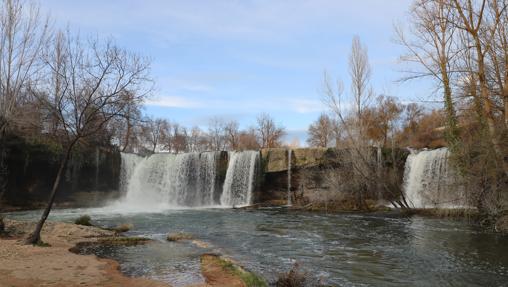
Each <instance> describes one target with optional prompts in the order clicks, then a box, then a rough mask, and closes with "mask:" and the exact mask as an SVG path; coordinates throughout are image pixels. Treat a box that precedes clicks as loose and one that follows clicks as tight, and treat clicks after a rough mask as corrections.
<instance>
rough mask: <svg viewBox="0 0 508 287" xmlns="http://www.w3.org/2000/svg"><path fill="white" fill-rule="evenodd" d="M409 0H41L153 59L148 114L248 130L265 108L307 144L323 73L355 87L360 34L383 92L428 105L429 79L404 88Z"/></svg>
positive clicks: (63, 21) (64, 17)
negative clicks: (402, 28) (398, 38)
mask: <svg viewBox="0 0 508 287" xmlns="http://www.w3.org/2000/svg"><path fill="white" fill-rule="evenodd" d="M410 3H411V1H409V0H358V1H343V0H242V1H241V0H216V1H211V0H200V1H199V0H187V1H176V0H174V1H172V0H165V1H163V0H145V1H141V0H138V1H134V0H109V1H104V0H102V1H99V0H88V1H68V0H44V1H42V2H41V6H42V7H43V9H45V10H47V11H49V12H50V14H51V16H52V17H53V18H54V20H55V22H56V26H58V27H65V26H66V25H69V26H70V27H71V29H73V30H79V31H80V33H81V34H90V33H91V34H98V35H99V36H101V37H113V38H114V39H115V40H116V41H117V43H119V45H120V46H122V47H124V48H126V49H128V50H131V51H135V52H138V53H140V54H142V55H145V56H148V57H150V58H151V59H152V74H153V77H154V79H155V82H156V89H155V91H154V93H153V96H152V98H151V99H150V100H149V102H148V103H147V105H146V108H145V112H146V113H147V114H149V115H152V116H155V117H164V118H167V119H169V120H172V121H177V122H179V123H181V124H183V125H186V126H193V125H199V126H201V127H203V128H206V125H207V123H208V121H209V119H210V118H211V117H214V116H220V117H224V118H226V119H236V120H238V121H239V122H240V124H241V127H248V126H250V125H253V124H254V123H255V119H256V116H257V115H258V114H259V113H261V112H267V113H269V114H270V115H272V117H273V118H275V120H276V121H277V122H279V123H281V124H283V125H284V126H285V127H286V129H287V130H288V136H287V141H291V140H292V139H293V138H294V137H298V138H299V139H300V140H301V143H302V144H304V140H305V133H306V130H307V127H308V125H309V124H310V123H311V122H312V121H313V120H315V119H316V118H317V117H318V115H319V113H320V112H322V111H324V110H325V107H324V106H323V105H322V102H321V99H322V96H323V95H322V93H321V83H322V79H323V71H324V70H325V69H326V70H328V71H329V72H330V73H331V74H332V75H333V76H334V77H339V78H341V79H342V80H343V81H344V83H345V85H346V86H347V85H348V74H347V57H348V54H349V49H350V46H351V40H352V38H353V36H354V35H359V36H360V37H361V39H362V41H363V42H364V43H365V44H366V45H367V46H368V49H369V56H370V62H371V66H372V70H373V75H372V76H373V78H372V85H373V87H374V89H375V91H376V92H377V93H383V94H388V95H392V96H395V97H399V98H400V99H401V100H403V101H421V100H422V99H426V98H428V95H429V94H430V93H431V92H432V90H431V89H429V88H428V85H427V84H426V83H410V84H403V85H401V84H399V83H397V82H396V80H397V79H399V78H400V77H401V74H400V73H399V72H398V71H399V70H401V69H402V66H401V65H400V64H398V57H399V55H400V54H401V53H402V52H403V49H402V48H401V47H399V46H398V45H396V44H395V43H394V42H393V38H394V32H393V31H394V29H393V25H394V24H395V23H397V22H399V23H402V24H404V20H405V18H406V15H407V10H408V8H409V5H410Z"/></svg>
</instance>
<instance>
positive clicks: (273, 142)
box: [256, 113, 286, 148]
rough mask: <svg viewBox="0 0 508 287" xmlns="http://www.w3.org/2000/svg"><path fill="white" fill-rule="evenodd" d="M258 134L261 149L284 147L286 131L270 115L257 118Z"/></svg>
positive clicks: (263, 114)
mask: <svg viewBox="0 0 508 287" xmlns="http://www.w3.org/2000/svg"><path fill="white" fill-rule="evenodd" d="M256 133H257V138H258V143H259V145H260V146H261V148H275V147H280V146H281V145H282V142H281V141H282V137H283V136H284V135H285V134H286V131H285V129H284V127H282V126H281V125H278V124H276V123H275V121H274V120H273V119H272V117H270V115H268V114H266V113H262V114H260V115H259V116H258V118H257V127H256Z"/></svg>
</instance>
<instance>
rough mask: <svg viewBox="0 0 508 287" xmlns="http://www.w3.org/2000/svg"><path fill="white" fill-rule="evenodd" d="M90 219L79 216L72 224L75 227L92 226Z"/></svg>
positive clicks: (86, 216) (85, 216)
mask: <svg viewBox="0 0 508 287" xmlns="http://www.w3.org/2000/svg"><path fill="white" fill-rule="evenodd" d="M91 221H92V218H90V216H88V215H81V216H80V217H78V218H77V219H76V220H74V223H75V224H77V225H84V226H93V224H92V222H91Z"/></svg>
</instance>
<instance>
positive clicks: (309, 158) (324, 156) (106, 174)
mask: <svg viewBox="0 0 508 287" xmlns="http://www.w3.org/2000/svg"><path fill="white" fill-rule="evenodd" d="M5 151H6V153H5V154H6V155H7V157H6V158H5V161H4V162H5V163H6V164H7V170H8V173H3V174H2V173H1V172H0V188H1V189H0V208H2V205H3V206H10V207H12V206H20V207H22V208H35V207H41V206H42V205H44V204H45V203H46V200H47V199H48V196H49V191H50V189H51V185H52V183H53V180H54V177H55V175H56V172H57V168H58V163H59V159H60V156H59V152H58V151H57V150H52V149H51V148H50V147H48V146H45V145H41V144H29V143H26V142H24V141H22V140H17V141H16V140H14V141H11V142H10V144H9V145H8V146H7V148H6V149H5ZM372 156H374V157H376V156H377V155H376V151H375V150H373V153H372ZM228 157H229V156H228V153H227V152H221V153H220V156H219V157H218V158H217V172H216V181H215V184H216V187H215V190H216V191H217V192H216V193H215V194H214V198H215V201H216V202H218V200H219V198H220V196H221V190H222V187H223V184H224V179H225V176H226V171H227V169H228ZM406 157H407V153H405V152H403V151H401V150H397V152H396V154H394V155H392V154H391V151H390V150H386V151H383V154H382V156H381V158H382V159H383V161H382V163H381V164H380V166H381V169H382V172H385V173H386V174H390V176H395V180H394V183H393V188H394V189H397V188H400V185H402V177H403V172H404V162H405V158H406ZM288 167H289V164H288V149H284V148H279V149H263V150H261V151H260V164H259V170H258V176H257V177H256V178H257V181H256V182H255V183H254V184H255V185H254V186H255V190H254V198H253V199H254V203H263V202H267V201H279V202H280V203H282V204H284V203H285V202H286V200H287V194H288V193H287V190H288V183H289V182H288ZM351 171H352V166H351V159H349V158H348V152H347V150H341V149H335V148H297V149H292V150H291V174H292V176H291V193H292V195H293V197H294V198H295V201H298V200H300V201H301V200H303V201H316V200H317V201H319V200H325V199H326V198H328V194H329V193H333V191H336V190H337V186H336V184H337V183H336V182H335V183H334V180H336V178H337V174H340V175H341V180H342V181H344V182H348V181H350V179H351V178H350V177H348V175H349V173H351ZM120 172H121V157H120V153H119V152H118V151H115V150H113V149H105V148H100V149H96V148H93V149H91V150H81V151H77V152H76V154H74V155H73V157H72V158H71V160H70V162H69V164H68V166H67V169H66V172H65V176H64V178H63V180H62V182H61V185H60V190H59V192H58V195H57V204H60V205H62V204H63V203H66V204H69V205H70V206H97V205H100V204H104V203H106V201H107V200H108V199H113V198H115V197H118V196H120V192H119V191H118V185H119V177H120ZM2 183H3V184H2ZM342 188H343V187H342V186H341V187H340V189H342ZM352 188H356V187H352ZM349 191H351V190H349Z"/></svg>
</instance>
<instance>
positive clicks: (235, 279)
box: [201, 254, 268, 287]
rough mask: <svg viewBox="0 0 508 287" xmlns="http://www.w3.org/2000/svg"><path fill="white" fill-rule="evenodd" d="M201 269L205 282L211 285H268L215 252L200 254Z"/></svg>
mask: <svg viewBox="0 0 508 287" xmlns="http://www.w3.org/2000/svg"><path fill="white" fill-rule="evenodd" d="M201 271H202V273H203V276H204V277H205V278H206V281H207V283H209V284H210V285H212V286H226V285H224V284H226V283H227V284H228V285H227V286H247V287H264V286H268V284H267V283H266V281H265V280H264V279H263V278H262V277H260V276H258V275H256V274H254V273H252V272H249V271H247V270H245V269H244V268H243V267H241V266H239V265H238V264H236V263H235V262H233V261H232V260H230V259H226V258H223V257H220V256H219V255H216V254H203V255H202V256H201Z"/></svg>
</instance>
